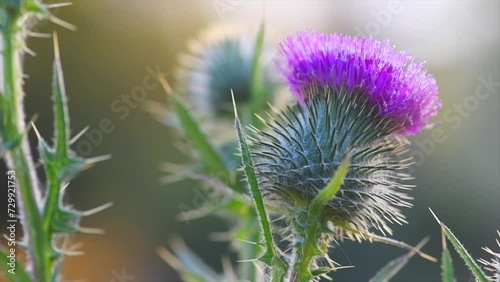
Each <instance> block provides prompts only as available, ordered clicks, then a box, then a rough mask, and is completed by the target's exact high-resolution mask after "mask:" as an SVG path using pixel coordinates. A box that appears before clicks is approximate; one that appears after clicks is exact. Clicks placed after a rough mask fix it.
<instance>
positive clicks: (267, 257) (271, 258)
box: [233, 96, 286, 281]
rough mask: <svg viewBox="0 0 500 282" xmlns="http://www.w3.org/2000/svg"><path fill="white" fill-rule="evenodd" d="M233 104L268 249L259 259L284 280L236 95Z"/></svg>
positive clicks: (283, 269)
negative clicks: (242, 126) (237, 108)
mask: <svg viewBox="0 0 500 282" xmlns="http://www.w3.org/2000/svg"><path fill="white" fill-rule="evenodd" d="M233 105H234V114H235V122H234V123H235V127H236V133H237V135H238V140H239V145H240V150H241V159H242V162H243V168H244V171H245V176H246V180H247V182H248V186H249V188H250V192H251V194H252V198H253V200H254V204H255V208H256V210H257V214H258V217H259V220H260V227H261V229H262V233H263V235H264V241H265V246H266V251H265V253H264V255H262V256H261V257H260V258H259V260H260V261H262V262H264V263H265V264H267V265H269V266H270V267H271V268H272V270H273V277H272V279H273V280H272V281H282V280H283V279H284V277H285V274H286V264H285V263H284V262H283V261H282V259H281V258H280V257H279V254H278V253H277V251H276V249H277V247H276V245H275V243H274V241H273V235H272V232H271V225H270V224H269V218H268V215H267V211H266V207H265V205H264V200H263V197H262V194H261V192H260V189H259V183H258V181H257V176H256V174H255V169H254V165H253V160H252V156H251V153H250V149H249V147H248V144H247V141H246V135H245V133H244V132H243V130H242V128H241V123H240V120H239V118H238V112H237V110H236V104H235V102H234V96H233Z"/></svg>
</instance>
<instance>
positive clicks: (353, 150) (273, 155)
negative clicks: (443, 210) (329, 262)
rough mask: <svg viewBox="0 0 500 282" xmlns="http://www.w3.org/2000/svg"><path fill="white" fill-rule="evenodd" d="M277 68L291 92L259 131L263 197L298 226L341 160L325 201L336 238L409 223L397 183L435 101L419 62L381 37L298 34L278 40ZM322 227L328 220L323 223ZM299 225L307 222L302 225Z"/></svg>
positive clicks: (258, 163)
mask: <svg viewBox="0 0 500 282" xmlns="http://www.w3.org/2000/svg"><path fill="white" fill-rule="evenodd" d="M280 51H281V53H282V55H283V60H282V62H281V64H280V71H281V72H282V73H283V75H284V77H285V79H286V81H287V83H288V85H289V87H290V88H291V90H292V91H293V93H294V94H295V95H296V97H297V101H298V102H296V103H295V104H294V105H292V106H290V107H287V108H285V109H282V110H275V112H276V116H275V117H274V118H273V119H272V121H270V122H266V124H267V127H268V128H267V129H266V130H262V131H259V130H257V132H258V133H257V135H258V137H257V140H256V141H255V142H254V145H255V146H254V147H255V151H254V155H255V159H256V164H255V166H256V169H257V171H258V175H259V178H260V184H261V188H262V189H263V190H264V193H265V195H266V197H267V198H268V200H270V201H271V202H272V203H276V204H277V206H278V207H280V208H284V209H285V210H286V211H287V213H288V214H289V215H291V218H292V219H293V221H294V224H295V225H296V226H297V227H298V229H297V228H296V229H297V230H299V231H300V229H301V228H302V227H301V224H304V225H307V224H309V223H307V222H300V218H301V217H302V215H301V214H303V213H304V211H305V210H307V207H308V205H309V203H310V201H311V200H312V199H313V198H314V197H315V196H316V195H317V194H318V192H319V191H320V190H321V189H323V188H324V187H325V186H326V185H327V183H328V182H329V181H330V180H331V178H332V176H333V175H334V173H335V172H336V170H337V168H338V167H339V165H340V164H341V162H342V159H343V158H344V157H346V156H349V157H350V159H351V161H350V162H351V165H350V168H349V171H348V173H347V175H346V177H345V178H344V180H343V184H342V186H341V188H340V190H339V191H338V192H337V194H336V195H335V198H334V199H333V200H330V201H329V202H328V204H327V205H326V207H325V208H324V210H323V212H322V214H321V218H320V219H318V220H320V221H321V222H322V223H327V222H331V223H333V225H334V227H333V229H334V231H335V232H334V235H335V236H338V237H340V238H342V237H343V236H348V237H350V238H356V239H358V240H359V239H360V238H365V237H364V236H363V235H364V234H367V233H368V232H369V231H370V229H372V228H375V229H377V230H379V231H380V232H382V233H383V234H384V235H385V232H387V233H389V234H392V231H391V228H390V227H389V224H394V223H397V224H402V223H406V221H405V217H404V215H403V214H402V213H401V211H400V208H402V207H411V204H410V202H409V200H411V197H409V196H408V195H407V194H406V193H405V192H404V190H408V189H410V188H411V185H406V184H403V183H402V182H404V181H405V180H408V179H410V176H409V175H408V174H407V173H406V172H405V170H406V169H407V168H408V167H409V166H410V165H411V163H412V160H411V158H408V157H405V156H404V153H405V144H406V143H407V140H406V138H405V136H406V135H412V134H415V133H417V132H419V131H421V130H422V129H423V128H424V127H425V126H426V124H427V123H428V122H429V120H430V118H431V117H433V116H434V115H435V114H436V113H437V111H438V110H439V109H440V107H441V101H440V99H439V98H438V88H437V85H436V81H435V79H434V78H433V77H432V75H430V74H428V73H427V71H426V69H425V67H424V64H423V63H421V62H417V61H415V60H414V59H413V57H411V56H410V55H409V54H408V53H405V52H396V50H395V49H394V48H393V47H392V46H390V45H389V43H388V42H379V41H376V40H374V39H371V38H370V39H367V38H355V37H349V36H343V35H338V34H332V35H327V34H318V33H315V32H312V31H303V32H299V33H298V34H297V35H296V36H290V37H288V38H287V39H286V40H285V41H284V42H282V44H281V45H280ZM324 226H327V225H324ZM303 227H304V228H305V226H303Z"/></svg>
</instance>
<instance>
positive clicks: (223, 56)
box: [179, 28, 278, 116]
mask: <svg viewBox="0 0 500 282" xmlns="http://www.w3.org/2000/svg"><path fill="white" fill-rule="evenodd" d="M255 47H256V42H255V36H254V35H248V34H242V33H241V32H240V31H239V30H236V29H234V28H233V29H231V28H225V29H224V30H221V29H219V28H214V29H210V30H208V31H205V32H204V33H202V34H201V36H199V38H197V39H195V40H192V41H191V42H190V44H189V48H188V49H189V52H188V53H187V54H184V55H183V56H182V57H181V58H180V59H181V65H182V67H181V69H180V70H179V80H180V84H181V85H180V86H181V88H182V89H183V90H182V92H185V93H186V94H187V95H189V97H190V99H191V100H192V101H193V104H194V105H195V106H196V107H197V108H198V109H199V110H201V111H207V110H208V112H209V113H211V114H216V115H218V114H227V115H228V116H232V115H229V114H232V103H231V90H232V91H233V93H234V96H235V100H236V102H238V103H239V104H240V105H245V103H248V102H250V101H251V100H252V99H253V98H254V97H252V74H253V73H252V72H253V63H254V56H255V54H256V48H255ZM264 51H266V49H264ZM267 55H268V52H264V53H263V57H261V60H260V62H261V66H262V69H261V72H260V74H261V76H262V79H261V82H262V84H263V85H262V88H263V89H266V91H268V92H269V93H272V91H273V90H275V89H276V88H277V86H278V79H277V76H276V75H274V73H275V71H273V70H272V69H271V68H272V67H273V65H272V64H271V61H270V60H269V59H268V58H266V56H267Z"/></svg>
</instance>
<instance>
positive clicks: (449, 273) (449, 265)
mask: <svg viewBox="0 0 500 282" xmlns="http://www.w3.org/2000/svg"><path fill="white" fill-rule="evenodd" d="M441 235H442V244H443V254H442V255H441V279H442V281H443V282H455V274H454V273H453V261H452V259H451V254H450V250H448V246H447V245H446V235H445V234H444V231H442V232H441Z"/></svg>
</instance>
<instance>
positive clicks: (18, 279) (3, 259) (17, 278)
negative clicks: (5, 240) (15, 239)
mask: <svg viewBox="0 0 500 282" xmlns="http://www.w3.org/2000/svg"><path fill="white" fill-rule="evenodd" d="M16 244H17V243H16ZM16 255H18V254H16ZM7 256H8V253H7V250H6V249H4V248H3V247H0V269H1V270H2V271H3V272H4V277H6V278H7V280H8V281H10V282H30V281H31V278H30V277H29V275H28V273H27V272H26V270H24V267H23V266H22V265H21V263H20V262H19V258H17V261H16V263H15V264H16V268H15V274H12V273H9V269H10V267H9V265H8V264H9V263H10V260H9V258H8V257H7ZM0 273H1V271H0Z"/></svg>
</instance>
